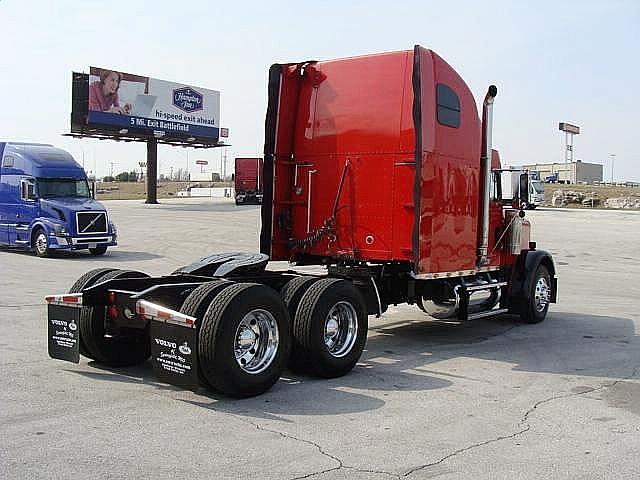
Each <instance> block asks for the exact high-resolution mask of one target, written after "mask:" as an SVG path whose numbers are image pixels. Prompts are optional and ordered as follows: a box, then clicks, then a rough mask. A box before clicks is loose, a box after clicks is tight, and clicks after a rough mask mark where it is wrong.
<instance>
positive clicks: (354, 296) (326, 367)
mask: <svg viewBox="0 0 640 480" xmlns="http://www.w3.org/2000/svg"><path fill="white" fill-rule="evenodd" d="M345 304H348V305H350V306H351V307H347V308H350V311H351V312H352V315H355V318H354V319H353V320H354V322H355V325H356V326H357V329H356V332H355V334H354V337H355V338H354V339H353V340H352V342H353V343H352V344H351V343H350V342H349V343H348V344H346V345H350V346H349V348H348V349H347V350H345V351H344V352H343V353H340V356H336V354H334V353H332V352H331V351H330V350H329V347H328V346H327V344H326V343H325V323H326V322H327V321H328V316H329V314H330V313H331V312H332V311H333V310H334V309H335V308H337V307H339V306H340V305H342V307H343V308H344V306H345ZM367 328H368V316H367V313H366V309H365V305H364V301H363V299H362V295H360V292H359V291H358V290H357V289H356V287H354V286H353V284H352V283H351V282H349V281H348V280H342V279H337V278H324V279H322V280H318V281H317V282H315V283H314V284H313V285H311V287H310V288H309V289H308V290H307V291H306V292H305V294H304V295H303V296H302V299H301V300H300V304H299V305H298V309H297V311H296V316H295V318H294V320H293V343H294V345H295V347H294V349H295V351H296V353H297V355H299V356H300V357H299V358H303V359H305V365H306V366H307V367H308V368H309V370H310V372H312V373H314V374H316V375H318V376H320V377H325V378H334V377H341V376H342V375H346V374H347V373H349V372H350V371H351V370H352V369H353V367H354V366H355V365H356V363H357V362H358V360H359V359H360V356H361V355H362V351H363V350H364V345H365V343H366V341H367Z"/></svg>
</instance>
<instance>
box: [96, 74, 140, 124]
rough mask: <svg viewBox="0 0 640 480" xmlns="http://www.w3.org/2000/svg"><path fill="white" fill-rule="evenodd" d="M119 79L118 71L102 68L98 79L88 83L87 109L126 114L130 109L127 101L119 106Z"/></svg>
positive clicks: (120, 78)
mask: <svg viewBox="0 0 640 480" xmlns="http://www.w3.org/2000/svg"><path fill="white" fill-rule="evenodd" d="M121 80H122V74H120V73H119V72H115V71H113V70H102V71H101V72H100V80H96V81H95V82H93V83H92V84H91V85H89V110H94V111H99V112H108V113H119V114H125V115H126V114H128V113H129V112H130V111H131V105H130V104H128V103H127V104H125V105H124V106H122V107H121V106H120V102H119V100H118V88H120V81H121Z"/></svg>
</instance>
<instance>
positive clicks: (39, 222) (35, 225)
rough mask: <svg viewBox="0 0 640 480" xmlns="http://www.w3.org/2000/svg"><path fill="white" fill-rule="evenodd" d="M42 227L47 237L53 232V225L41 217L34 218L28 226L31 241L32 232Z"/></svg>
mask: <svg viewBox="0 0 640 480" xmlns="http://www.w3.org/2000/svg"><path fill="white" fill-rule="evenodd" d="M38 228H42V229H43V230H44V233H45V234H46V235H47V237H48V236H49V235H50V234H51V232H53V226H52V225H51V224H50V223H49V222H47V221H44V220H42V219H36V220H34V221H33V222H32V223H31V225H30V226H29V238H30V239H31V243H33V233H34V232H35V231H36V230H37V229H38Z"/></svg>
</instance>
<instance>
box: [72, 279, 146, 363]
mask: <svg viewBox="0 0 640 480" xmlns="http://www.w3.org/2000/svg"><path fill="white" fill-rule="evenodd" d="M135 277H137V278H139V277H148V275H146V274H144V273H141V272H136V271H133V270H112V271H110V272H107V273H105V274H104V275H102V276H100V277H99V278H97V279H96V281H95V282H94V284H97V283H101V282H105V281H107V280H112V279H114V278H135ZM104 320H105V309H104V308H100V307H97V308H94V307H84V308H83V309H82V311H81V312H80V321H79V325H78V326H79V328H80V344H81V345H82V344H84V347H85V348H86V354H85V356H86V357H89V358H91V359H93V360H95V361H96V362H100V363H102V364H105V365H108V366H111V367H128V366H132V365H138V364H140V363H142V362H144V361H145V360H146V359H147V358H149V356H150V355H151V345H150V343H149V326H148V325H147V327H146V328H144V329H136V328H129V329H124V328H123V329H122V330H121V332H120V334H118V335H115V336H109V337H106V336H105V324H104Z"/></svg>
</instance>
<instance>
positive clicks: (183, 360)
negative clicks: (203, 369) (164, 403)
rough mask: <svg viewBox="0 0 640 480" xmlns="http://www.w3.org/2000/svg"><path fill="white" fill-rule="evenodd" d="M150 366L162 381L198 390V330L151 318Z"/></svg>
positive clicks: (182, 324) (191, 326) (193, 327)
mask: <svg viewBox="0 0 640 480" xmlns="http://www.w3.org/2000/svg"><path fill="white" fill-rule="evenodd" d="M150 334H151V335H150V336H151V363H152V364H153V370H154V372H155V374H156V376H157V377H158V379H159V380H160V381H162V382H165V383H169V384H171V385H176V386H178V387H182V388H187V389H189V390H197V389H198V387H199V386H200V382H199V381H198V360H197V358H198V343H197V341H198V340H197V334H196V327H195V324H194V325H188V324H185V323H171V322H169V321H163V320H161V319H155V318H154V319H152V320H151V326H150Z"/></svg>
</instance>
